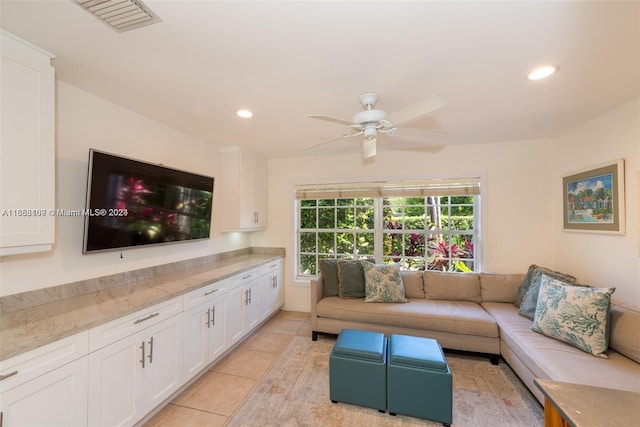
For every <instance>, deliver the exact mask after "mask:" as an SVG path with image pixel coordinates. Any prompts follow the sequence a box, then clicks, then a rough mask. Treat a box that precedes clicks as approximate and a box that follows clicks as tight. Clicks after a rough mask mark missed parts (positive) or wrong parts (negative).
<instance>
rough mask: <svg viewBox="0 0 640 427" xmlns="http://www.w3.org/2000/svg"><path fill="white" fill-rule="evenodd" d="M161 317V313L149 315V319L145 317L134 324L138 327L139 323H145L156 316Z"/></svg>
mask: <svg viewBox="0 0 640 427" xmlns="http://www.w3.org/2000/svg"><path fill="white" fill-rule="evenodd" d="M159 315H160V313H153V314H150V315H148V316H147V317H143V318H142V319H137V320H136V321H135V322H133V323H134V324H136V325H137V324H138V323H142V322H144V321H145V320H149V319H151V318H152V317H156V316H159Z"/></svg>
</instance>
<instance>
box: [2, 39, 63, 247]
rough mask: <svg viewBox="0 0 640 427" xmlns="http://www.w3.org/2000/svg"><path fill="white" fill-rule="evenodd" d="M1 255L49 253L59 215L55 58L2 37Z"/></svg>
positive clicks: (16, 40)
mask: <svg viewBox="0 0 640 427" xmlns="http://www.w3.org/2000/svg"><path fill="white" fill-rule="evenodd" d="M0 53H1V67H2V68H1V70H0V77H1V82H0V98H1V100H2V104H1V107H0V108H1V111H2V114H0V117H1V120H2V121H1V125H0V256H1V255H11V254H20V253H30V252H42V251H48V250H51V247H52V245H53V242H54V231H55V215H54V212H52V210H53V209H55V76H54V69H53V67H52V66H51V59H52V58H53V55H51V54H50V53H48V52H45V51H43V50H42V49H39V48H37V47H35V46H33V45H31V44H30V43H28V42H25V41H23V40H21V39H19V38H17V37H15V36H14V35H12V34H10V33H8V32H6V31H4V30H2V32H1V33H0Z"/></svg>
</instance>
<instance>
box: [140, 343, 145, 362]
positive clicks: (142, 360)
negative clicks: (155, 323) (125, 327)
mask: <svg viewBox="0 0 640 427" xmlns="http://www.w3.org/2000/svg"><path fill="white" fill-rule="evenodd" d="M140 348H141V349H142V359H140V363H142V369H144V340H143V341H142V344H140Z"/></svg>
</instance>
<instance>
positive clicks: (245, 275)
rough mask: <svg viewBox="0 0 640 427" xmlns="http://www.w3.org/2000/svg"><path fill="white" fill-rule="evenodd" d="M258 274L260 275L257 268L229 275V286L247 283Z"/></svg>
mask: <svg viewBox="0 0 640 427" xmlns="http://www.w3.org/2000/svg"><path fill="white" fill-rule="evenodd" d="M259 275H260V269H259V268H254V269H251V270H247V271H243V272H242V273H239V274H236V275H235V276H233V277H231V279H229V280H230V283H231V287H237V286H240V285H242V284H243V283H247V282H249V281H250V280H253V279H255V278H257V277H258V276H259Z"/></svg>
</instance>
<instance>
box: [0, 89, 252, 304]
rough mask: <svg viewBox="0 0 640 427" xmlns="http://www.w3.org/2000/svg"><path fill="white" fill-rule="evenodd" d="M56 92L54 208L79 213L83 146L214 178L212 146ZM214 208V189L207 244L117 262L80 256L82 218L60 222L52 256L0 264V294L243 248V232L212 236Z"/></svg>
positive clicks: (81, 95)
mask: <svg viewBox="0 0 640 427" xmlns="http://www.w3.org/2000/svg"><path fill="white" fill-rule="evenodd" d="M56 91H57V93H56V97H57V105H56V114H57V117H56V130H57V131H56V207H57V208H60V209H81V208H84V203H85V191H86V180H87V165H88V156H89V148H97V149H101V150H103V151H108V152H112V153H115V154H119V155H123V156H127V157H132V158H137V159H143V160H146V161H150V162H156V163H163V164H165V165H167V166H171V167H176V168H179V169H185V170H190V171H194V172H198V173H202V174H205V175H210V176H214V177H217V176H218V169H219V159H218V148H217V147H215V146H213V145H211V144H208V143H206V142H204V141H202V140H199V139H197V138H194V137H191V136H189V135H186V134H185V133H183V132H180V131H178V130H176V129H173V128H170V127H168V126H165V125H163V124H161V123H158V122H155V121H153V120H150V119H147V118H145V117H143V116H140V115H138V114H136V113H133V112H131V111H130V110H126V109H124V108H121V107H119V106H117V105H114V104H112V103H109V102H107V101H105V100H104V99H101V98H97V97H95V96H93V95H90V94H88V93H86V92H83V91H81V90H79V89H77V88H75V87H73V86H70V85H67V84H65V83H63V82H59V81H58V82H57V86H56ZM219 206H220V203H219V200H218V197H216V191H215V188H214V206H213V209H214V213H213V238H212V239H211V240H209V241H202V242H200V241H199V242H188V243H180V244H174V245H167V246H162V247H153V248H140V249H129V250H125V251H123V258H120V252H106V253H96V254H90V255H83V254H82V233H83V220H82V218H79V217H58V218H56V243H55V245H54V248H53V250H52V251H51V252H47V253H39V254H31V255H20V256H10V257H5V258H3V259H2V260H0V296H1V295H10V294H14V293H18V292H24V291H30V290H34V289H40V288H47V287H50V286H54V285H59V284H64V283H68V282H73V281H77V280H82V279H87V278H94V277H99V276H103V275H108V274H113V273H118V272H122V271H127V270H134V269H138V268H144V267H149V266H153V265H159V264H164V263H168V262H173V261H179V260H183V259H187V258H193V257H198V256H203V255H208V254H212V253H218V252H224V251H227V250H232V249H239V248H244V247H247V246H249V239H250V236H249V235H247V234H240V233H231V234H220V233H218V232H217V230H219V228H220V227H219V226H218V223H217V215H216V211H217V210H218V209H220V207H219Z"/></svg>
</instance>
